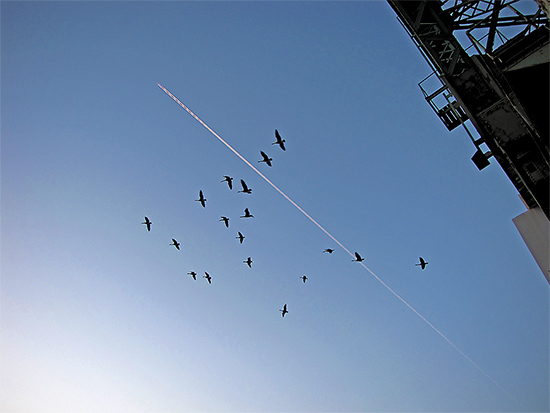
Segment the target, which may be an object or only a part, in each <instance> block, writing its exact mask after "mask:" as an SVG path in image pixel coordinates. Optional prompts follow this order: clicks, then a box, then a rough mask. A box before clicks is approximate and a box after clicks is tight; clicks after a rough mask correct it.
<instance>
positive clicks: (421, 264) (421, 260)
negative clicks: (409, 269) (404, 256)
mask: <svg viewBox="0 0 550 413" xmlns="http://www.w3.org/2000/svg"><path fill="white" fill-rule="evenodd" d="M418 258H419V259H420V264H414V265H420V268H422V269H424V268H426V265H428V263H427V262H426V261H424V258H422V257H418Z"/></svg>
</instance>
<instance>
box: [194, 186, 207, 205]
mask: <svg viewBox="0 0 550 413" xmlns="http://www.w3.org/2000/svg"><path fill="white" fill-rule="evenodd" d="M195 201H199V202H200V203H201V205H202V207H203V208H204V207H206V198H205V197H204V195H203V194H202V189H201V190H200V191H199V199H195Z"/></svg>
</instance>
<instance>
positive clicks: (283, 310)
mask: <svg viewBox="0 0 550 413" xmlns="http://www.w3.org/2000/svg"><path fill="white" fill-rule="evenodd" d="M279 311H280V312H282V313H283V314H282V316H283V317H284V316H285V314H286V313H288V310H287V309H286V304H285V305H284V306H283V309H282V310H279Z"/></svg>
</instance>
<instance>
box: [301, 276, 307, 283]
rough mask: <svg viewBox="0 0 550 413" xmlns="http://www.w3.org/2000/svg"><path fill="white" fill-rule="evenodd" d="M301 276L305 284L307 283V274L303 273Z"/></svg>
mask: <svg viewBox="0 0 550 413" xmlns="http://www.w3.org/2000/svg"><path fill="white" fill-rule="evenodd" d="M300 278H301V279H302V281H303V282H304V284H305V283H306V280H307V277H306V276H305V275H302V276H301V277H300Z"/></svg>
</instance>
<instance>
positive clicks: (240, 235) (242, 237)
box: [235, 231, 244, 244]
mask: <svg viewBox="0 0 550 413" xmlns="http://www.w3.org/2000/svg"><path fill="white" fill-rule="evenodd" d="M235 238H238V239H239V242H240V243H241V244H242V243H243V239H244V235H243V234H241V232H240V231H239V235H237V236H236V237H235Z"/></svg>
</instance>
